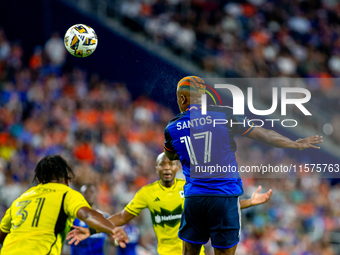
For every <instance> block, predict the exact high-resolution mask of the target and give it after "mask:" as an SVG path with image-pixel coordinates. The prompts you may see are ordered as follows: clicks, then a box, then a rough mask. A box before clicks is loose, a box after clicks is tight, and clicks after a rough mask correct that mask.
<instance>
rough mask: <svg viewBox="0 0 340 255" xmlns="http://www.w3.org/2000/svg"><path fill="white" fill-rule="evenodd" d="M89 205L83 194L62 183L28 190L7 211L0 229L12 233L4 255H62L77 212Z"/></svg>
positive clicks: (3, 251) (40, 185)
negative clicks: (62, 248)
mask: <svg viewBox="0 0 340 255" xmlns="http://www.w3.org/2000/svg"><path fill="white" fill-rule="evenodd" d="M82 207H89V208H90V206H89V204H88V203H87V201H86V200H85V198H84V197H83V195H81V194H80V193H79V192H77V191H75V190H73V189H71V188H70V187H68V186H67V185H64V184H60V183H47V184H39V185H37V186H34V187H32V188H30V189H29V190H27V191H26V192H25V193H23V194H22V195H21V196H20V197H19V198H18V199H16V200H15V201H14V202H13V203H12V205H11V207H10V208H9V209H8V210H7V211H6V214H5V216H4V218H3V219H2V220H1V225H0V229H1V231H2V232H4V233H8V235H7V236H6V238H5V241H4V244H3V247H2V250H1V255H12V254H13V255H14V254H16V255H17V254H21V255H26V254H27V255H41V254H51V255H59V254H60V253H61V247H62V245H63V242H64V240H65V238H66V234H67V233H68V231H69V230H70V229H71V227H72V223H73V221H74V219H75V218H76V215H77V212H78V210H79V209H80V208H82Z"/></svg>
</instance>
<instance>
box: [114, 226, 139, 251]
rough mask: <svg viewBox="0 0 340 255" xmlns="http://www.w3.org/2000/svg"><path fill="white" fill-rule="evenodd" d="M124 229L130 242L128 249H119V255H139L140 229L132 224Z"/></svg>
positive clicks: (127, 245)
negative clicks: (137, 249)
mask: <svg viewBox="0 0 340 255" xmlns="http://www.w3.org/2000/svg"><path fill="white" fill-rule="evenodd" d="M122 228H123V229H124V231H125V232H126V234H127V236H128V238H129V239H130V241H129V243H128V244H126V248H121V247H120V246H119V247H118V250H117V255H137V251H136V248H137V245H138V242H139V234H140V231H139V228H138V227H137V226H135V225H130V224H126V225H124V226H122Z"/></svg>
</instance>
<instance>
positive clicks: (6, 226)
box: [0, 207, 12, 233]
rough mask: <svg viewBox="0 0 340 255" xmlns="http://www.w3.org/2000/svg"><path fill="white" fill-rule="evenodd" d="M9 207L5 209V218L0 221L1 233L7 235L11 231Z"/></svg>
mask: <svg viewBox="0 0 340 255" xmlns="http://www.w3.org/2000/svg"><path fill="white" fill-rule="evenodd" d="M11 221H12V216H11V207H10V208H8V209H7V211H6V213H5V216H4V217H3V218H2V220H1V224H0V229H1V231H2V232H3V233H9V232H10V230H11Z"/></svg>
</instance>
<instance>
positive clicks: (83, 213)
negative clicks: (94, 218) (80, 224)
mask: <svg viewBox="0 0 340 255" xmlns="http://www.w3.org/2000/svg"><path fill="white" fill-rule="evenodd" d="M91 215H92V214H91V209H90V208H88V207H82V208H80V209H79V210H78V212H77V218H78V219H79V220H81V221H86V220H87V219H89V218H90V217H91Z"/></svg>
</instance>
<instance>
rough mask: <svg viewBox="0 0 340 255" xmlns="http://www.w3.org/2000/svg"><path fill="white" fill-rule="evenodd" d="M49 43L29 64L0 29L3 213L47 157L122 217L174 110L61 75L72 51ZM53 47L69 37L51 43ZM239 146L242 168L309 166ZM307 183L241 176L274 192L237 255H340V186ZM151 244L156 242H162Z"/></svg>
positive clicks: (114, 85) (120, 88)
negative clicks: (335, 236)
mask: <svg viewBox="0 0 340 255" xmlns="http://www.w3.org/2000/svg"><path fill="white" fill-rule="evenodd" d="M132 2H133V1H132ZM174 2H176V1H174ZM159 3H161V1H159ZM160 10H161V8H160ZM228 17H229V18H231V19H233V16H232V15H231V16H228ZM60 40H61V41H60ZM49 43H51V41H49ZM49 43H46V45H45V47H37V48H36V50H35V51H34V53H33V55H32V56H31V58H30V60H29V62H28V63H25V62H23V58H22V56H23V52H24V49H23V48H22V47H21V46H20V44H19V43H12V42H9V41H8V40H7V39H6V35H5V32H4V31H3V30H0V91H1V94H0V215H1V216H2V215H3V214H4V212H5V210H6V209H7V208H8V207H9V206H10V204H11V202H12V201H13V200H14V199H16V198H17V197H18V196H19V195H20V194H21V193H22V192H23V191H25V190H26V189H27V188H28V187H29V186H30V185H32V183H31V180H32V177H33V168H34V166H35V164H36V163H37V162H38V160H39V159H40V158H41V157H43V156H44V155H47V154H61V155H62V156H63V157H65V158H66V159H67V161H68V162H69V163H70V165H71V166H72V167H73V169H74V171H75V174H76V178H75V179H74V180H73V181H72V187H74V188H75V189H79V187H80V186H81V185H82V184H84V183H93V184H95V185H96V186H97V187H98V191H99V192H98V206H99V208H100V209H101V210H103V211H106V212H109V213H113V212H118V211H120V210H121V209H122V208H123V207H124V206H125V205H126V204H127V203H128V202H129V201H130V200H131V199H132V198H133V196H134V194H135V193H136V191H137V190H138V189H139V188H141V187H142V186H143V185H145V184H148V183H151V182H153V181H155V180H157V179H158V176H157V174H156V172H155V168H154V166H155V163H154V162H155V158H156V156H157V155H158V154H159V153H160V152H162V151H163V141H164V136H163V131H164V128H165V126H166V125H167V123H168V121H169V120H170V119H171V118H172V117H173V116H174V114H173V113H172V111H171V110H170V109H168V108H167V107H165V106H163V105H161V104H159V103H156V102H155V101H153V100H152V99H150V98H148V97H146V96H141V97H139V98H138V99H136V100H132V99H131V96H130V93H129V91H128V89H127V88H126V86H125V85H124V84H123V83H122V82H119V81H114V82H112V81H105V80H101V79H100V77H98V76H96V75H92V76H90V77H87V72H86V71H84V70H81V69H77V68H75V69H74V70H73V71H72V72H71V73H64V72H63V71H62V65H63V63H64V61H65V57H66V55H63V56H64V59H61V60H60V59H59V60H57V62H55V61H53V57H52V56H51V55H50V54H49V51H48V45H49ZM53 43H54V44H56V45H57V44H58V43H59V44H60V43H62V39H61V38H57V37H54V38H53ZM64 50H65V49H64V48H63V47H62V48H60V51H64ZM61 54H62V53H61ZM237 143H238V151H237V153H236V155H237V158H238V161H239V163H240V164H242V165H256V164H258V163H259V162H260V163H263V164H265V163H270V164H272V165H275V164H282V163H285V164H291V163H295V164H299V163H302V162H298V161H297V160H296V159H292V158H289V157H288V156H287V155H286V154H285V153H284V151H282V150H279V149H271V150H269V151H267V152H264V151H262V150H261V149H260V148H258V147H256V146H255V144H254V143H253V142H252V141H251V140H250V139H246V138H238V139H237ZM240 151H242V154H241V153H239V152H240ZM300 177H302V178H296V176H295V178H294V176H293V178H291V179H289V178H281V179H274V178H271V179H255V178H244V179H243V182H244V187H245V196H247V197H249V196H250V195H251V193H252V192H253V191H254V189H256V187H257V186H258V185H260V184H261V185H262V186H263V187H264V190H267V189H269V188H272V189H273V196H272V198H271V200H270V201H269V202H268V203H266V204H264V205H261V206H257V207H254V208H251V209H247V210H244V211H243V219H242V221H243V228H242V230H243V231H242V237H241V243H240V244H239V247H238V251H237V254H240V255H241V254H247V255H267V254H268V255H269V254H274V255H320V254H321V255H331V254H335V252H334V251H333V246H332V244H331V233H332V231H336V230H338V229H339V228H340V220H339V216H340V206H339V205H340V186H330V182H329V180H327V179H320V178H317V177H314V176H312V175H306V176H300ZM141 220H142V221H140V222H139V224H140V225H141V226H144V227H145V225H147V226H148V228H149V229H145V228H144V230H143V231H144V233H150V232H151V230H150V228H151V224H149V223H150V222H148V224H146V223H145V218H142V219H141ZM148 241H149V242H150V243H151V244H152V245H155V243H154V242H155V239H153V238H149V239H148Z"/></svg>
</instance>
